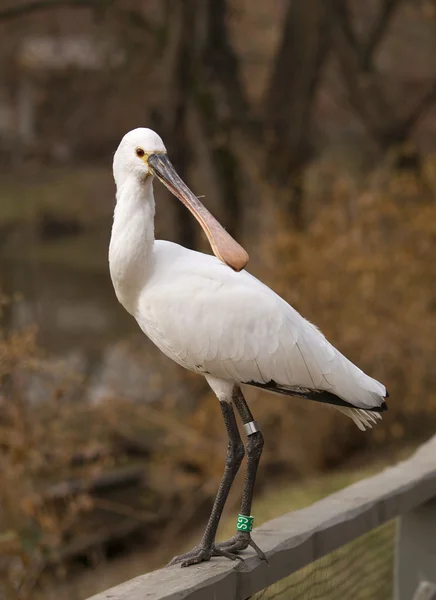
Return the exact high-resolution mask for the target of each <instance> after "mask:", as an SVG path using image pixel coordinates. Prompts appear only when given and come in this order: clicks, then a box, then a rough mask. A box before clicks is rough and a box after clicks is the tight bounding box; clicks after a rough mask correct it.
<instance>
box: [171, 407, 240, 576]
mask: <svg viewBox="0 0 436 600" xmlns="http://www.w3.org/2000/svg"><path fill="white" fill-rule="evenodd" d="M220 407H221V411H222V413H223V417H224V423H225V426H226V430H227V435H228V438H229V443H228V446H227V456H226V466H225V469H224V474H223V477H222V479H221V483H220V486H219V488H218V493H217V495H216V498H215V502H214V505H213V508H212V513H211V515H210V518H209V522H208V524H207V527H206V530H205V532H204V534H203V538H202V540H201V542H200V544H199V545H198V546H196V547H195V548H194V549H193V550H191V551H190V552H187V553H186V554H183V555H181V556H175V557H174V558H173V560H172V561H171V562H170V563H169V564H168V566H172V565H175V564H177V563H181V566H182V567H187V566H189V565H193V564H197V563H200V562H203V561H207V560H210V558H211V556H226V557H227V558H231V559H232V560H234V559H235V558H236V557H235V556H234V554H232V553H231V552H228V551H227V550H226V549H225V548H223V549H220V548H216V547H215V546H214V542H215V536H216V532H217V529H218V524H219V521H220V518H221V515H222V512H223V509H224V505H225V503H226V500H227V496H228V494H229V491H230V488H231V486H232V483H233V481H234V479H235V476H236V473H237V472H238V469H239V467H240V466H241V462H242V459H243V458H244V454H245V451H244V444H243V443H242V440H241V436H240V435H239V430H238V425H237V423H236V418H235V413H234V411H233V405H232V402H231V401H230V402H226V401H222V400H220Z"/></svg>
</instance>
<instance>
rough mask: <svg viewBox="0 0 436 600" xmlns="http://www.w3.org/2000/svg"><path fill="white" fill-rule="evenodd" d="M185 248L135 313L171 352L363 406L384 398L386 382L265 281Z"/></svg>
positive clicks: (231, 375)
mask: <svg viewBox="0 0 436 600" xmlns="http://www.w3.org/2000/svg"><path fill="white" fill-rule="evenodd" d="M185 252H186V253H189V254H187V255H186V260H185V261H180V260H179V261H178V263H177V265H176V267H177V268H173V269H171V268H169V269H167V276H166V277H164V276H163V270H162V269H161V270H160V273H159V275H160V278H159V280H158V279H157V278H156V281H154V284H153V281H152V283H151V285H149V286H147V287H146V288H145V291H144V294H143V296H142V297H141V302H140V305H139V310H138V314H137V315H136V318H137V320H138V322H139V324H140V326H141V327H142V329H143V330H144V331H145V333H146V334H147V335H148V336H149V337H150V338H151V339H152V340H153V341H154V342H155V343H156V344H157V345H158V346H159V347H160V348H161V349H162V350H163V351H164V352H165V353H166V354H168V355H169V356H170V357H171V358H173V359H174V360H176V361H177V362H179V363H180V364H182V365H183V366H185V367H187V368H188V369H191V370H194V371H198V372H203V373H204V372H207V373H210V374H211V375H212V376H214V377H219V378H222V379H228V380H232V381H236V382H240V383H244V382H250V381H253V382H258V383H266V382H269V381H273V382H275V384H277V385H278V386H281V387H282V388H283V389H286V388H296V387H298V388H307V389H315V390H324V391H327V392H331V393H332V394H335V395H337V396H339V398H342V399H343V400H345V401H346V402H348V403H350V404H352V405H353V406H356V407H358V408H362V409H366V408H372V407H375V406H380V405H381V404H382V403H383V398H384V396H385V395H386V389H385V387H384V386H383V385H382V384H381V383H379V382H378V381H376V380H375V379H372V378H371V377H369V376H367V375H365V374H364V373H363V372H362V371H361V370H360V369H359V368H358V367H356V366H355V365H354V364H353V363H351V362H350V361H349V360H348V359H347V358H345V357H344V356H343V355H342V354H341V353H340V352H339V351H338V350H336V348H334V347H333V346H332V345H331V344H330V343H329V342H328V341H327V340H326V338H325V337H324V335H323V334H322V333H321V332H320V331H319V330H318V329H317V328H316V327H315V326H314V325H312V324H311V323H309V322H308V321H307V320H306V319H304V318H303V317H302V316H301V315H300V314H299V313H298V312H297V311H296V310H295V309H294V308H292V307H291V306H290V305H289V304H287V303H286V302H285V301H284V300H283V299H282V298H280V297H279V296H278V295H277V294H275V293H274V292H273V291H272V290H270V289H269V288H268V287H267V286H265V285H264V284H262V283H261V282H260V281H258V280H257V279H255V278H254V277H252V276H251V275H249V274H248V273H247V272H245V271H242V272H241V273H235V272H233V271H232V270H231V269H229V268H228V267H226V266H225V265H223V264H222V263H220V261H218V260H216V259H214V258H213V257H210V256H207V255H202V254H199V253H194V252H191V251H188V250H185ZM192 255H195V263H196V264H195V265H194V264H193V262H192ZM198 257H201V258H198ZM152 279H153V278H152ZM354 416H355V417H356V419H357V420H358V421H359V422H360V420H359V419H361V418H362V417H361V416H356V415H354V414H353V417H354ZM368 418H369V417H364V421H365V423H364V425H367V424H368V423H366V421H367V419H368ZM370 420H371V419H370ZM361 424H362V423H361Z"/></svg>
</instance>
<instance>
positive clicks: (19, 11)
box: [0, 0, 115, 21]
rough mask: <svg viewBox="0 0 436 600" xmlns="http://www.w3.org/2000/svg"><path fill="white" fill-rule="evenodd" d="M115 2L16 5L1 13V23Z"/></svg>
mask: <svg viewBox="0 0 436 600" xmlns="http://www.w3.org/2000/svg"><path fill="white" fill-rule="evenodd" d="M114 1H115V0H33V1H31V2H24V3H22V4H18V5H17V4H14V5H13V6H9V7H7V8H4V9H3V10H1V11H0V21H7V20H10V19H16V18H19V17H24V16H26V15H29V14H31V13H34V12H39V11H43V10H49V9H53V8H60V7H63V6H69V7H71V8H96V7H100V6H107V5H109V4H111V3H112V2H114Z"/></svg>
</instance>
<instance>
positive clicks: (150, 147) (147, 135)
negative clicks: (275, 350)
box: [113, 127, 248, 271]
mask: <svg viewBox="0 0 436 600" xmlns="http://www.w3.org/2000/svg"><path fill="white" fill-rule="evenodd" d="M113 170H114V178H115V183H116V184H117V186H120V185H121V184H122V183H124V182H125V181H126V180H127V179H128V178H131V177H134V178H136V179H137V180H138V181H139V182H140V183H143V184H145V181H146V180H147V178H148V177H150V176H151V177H157V179H159V181H161V182H162V183H163V184H164V185H165V187H167V188H168V189H169V190H170V192H171V193H172V194H173V195H174V196H176V198H178V199H179V200H180V201H181V202H182V203H183V204H184V205H185V206H186V208H188V210H190V212H191V213H192V214H193V215H194V217H195V218H196V219H197V221H198V222H199V223H200V225H201V227H202V229H203V231H204V232H205V234H206V236H207V238H208V240H209V243H210V245H211V247H212V250H213V252H214V254H215V256H216V257H217V258H219V259H220V260H221V261H222V262H224V263H226V264H227V265H228V266H229V267H231V268H232V269H233V270H235V271H241V269H243V268H244V267H245V265H246V264H247V262H248V254H247V252H246V251H245V250H244V248H242V246H240V245H239V244H238V242H236V241H235V240H234V239H233V238H232V237H231V236H230V235H229V234H228V233H227V231H226V230H225V229H224V228H223V227H222V226H221V225H220V224H219V223H218V221H217V220H216V219H215V217H213V216H212V215H211V214H210V212H209V211H208V210H207V208H206V207H205V206H203V204H202V203H201V202H200V201H199V199H198V198H197V196H195V194H194V193H193V192H191V190H190V189H189V188H188V186H187V185H186V183H185V182H184V181H183V180H182V179H181V178H180V177H179V175H178V174H177V171H176V170H175V168H174V167H173V165H172V164H171V162H170V160H169V158H168V155H167V151H166V148H165V145H164V143H163V141H162V139H161V138H160V137H159V136H158V134H157V133H155V132H154V131H152V130H151V129H147V128H145V127H141V128H138V129H134V130H133V131H129V133H127V134H126V135H125V136H124V137H123V139H122V140H121V143H120V145H119V146H118V149H117V151H116V152H115V156H114V164H113Z"/></svg>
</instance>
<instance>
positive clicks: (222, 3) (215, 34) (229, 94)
mask: <svg viewBox="0 0 436 600" xmlns="http://www.w3.org/2000/svg"><path fill="white" fill-rule="evenodd" d="M227 8H228V7H227V0H207V26H206V27H207V44H206V47H205V51H204V62H205V64H206V66H207V67H208V68H210V69H211V70H212V71H213V72H214V75H215V77H216V78H217V79H218V80H219V82H220V84H221V86H222V88H223V91H224V92H225V96H226V100H227V104H228V107H229V108H230V110H231V112H232V113H233V115H234V116H235V118H236V120H238V121H239V122H240V123H245V122H246V121H247V118H248V116H249V112H250V110H249V102H248V99H247V96H246V93H245V89H244V85H243V83H242V79H241V74H240V67H239V59H238V57H237V55H236V52H235V50H234V49H233V46H232V44H231V42H230V39H229V34H228V30H227Z"/></svg>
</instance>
